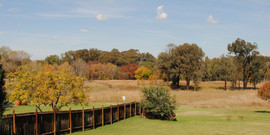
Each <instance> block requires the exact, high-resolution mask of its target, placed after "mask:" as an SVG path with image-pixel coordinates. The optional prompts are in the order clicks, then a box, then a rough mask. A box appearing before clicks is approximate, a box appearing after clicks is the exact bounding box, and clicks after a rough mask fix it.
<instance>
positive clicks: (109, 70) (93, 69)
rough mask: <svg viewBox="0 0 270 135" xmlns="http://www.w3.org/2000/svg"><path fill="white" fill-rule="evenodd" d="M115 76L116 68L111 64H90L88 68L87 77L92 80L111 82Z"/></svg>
mask: <svg viewBox="0 0 270 135" xmlns="http://www.w3.org/2000/svg"><path fill="white" fill-rule="evenodd" d="M116 75H117V66H116V65H114V64H112V63H97V64H91V65H90V68H89V76H90V79H93V80H109V79H110V80H112V79H114V78H116Z"/></svg>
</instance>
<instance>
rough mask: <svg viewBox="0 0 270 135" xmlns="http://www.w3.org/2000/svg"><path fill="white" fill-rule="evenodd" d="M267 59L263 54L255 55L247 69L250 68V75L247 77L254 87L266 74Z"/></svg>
mask: <svg viewBox="0 0 270 135" xmlns="http://www.w3.org/2000/svg"><path fill="white" fill-rule="evenodd" d="M266 63H267V59H266V57H264V56H257V57H255V58H254V59H253V60H252V61H251V64H250V66H249V70H251V72H252V75H251V77H250V78H249V80H250V82H251V83H252V84H253V86H254V89H256V85H257V84H258V83H260V82H262V81H263V80H264V79H265V77H266V74H267V65H266Z"/></svg>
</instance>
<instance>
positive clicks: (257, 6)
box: [0, 0, 270, 60]
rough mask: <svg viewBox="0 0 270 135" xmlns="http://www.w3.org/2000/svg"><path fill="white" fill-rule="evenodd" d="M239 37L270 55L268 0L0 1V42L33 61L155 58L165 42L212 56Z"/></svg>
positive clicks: (218, 54)
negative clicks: (95, 53) (72, 55)
mask: <svg viewBox="0 0 270 135" xmlns="http://www.w3.org/2000/svg"><path fill="white" fill-rule="evenodd" d="M237 38H241V39H244V40H246V41H248V42H251V43H256V44H257V45H258V51H259V52H260V53H261V54H263V55H267V56H270V51H269V50H270V0H0V46H9V47H10V48H11V49H12V50H24V51H26V52H28V53H29V54H30V55H31V59H32V60H38V59H44V58H46V57H47V56H49V55H53V54H57V55H59V56H60V54H61V53H64V52H66V51H69V50H78V49H90V48H97V49H100V50H104V51H111V50H112V49H113V48H116V49H118V50H119V51H124V50H128V49H131V48H134V49H138V50H139V51H140V52H149V53H151V54H153V55H154V56H155V57H157V56H158V54H159V53H161V52H163V51H165V50H166V46H167V44H169V43H174V44H176V45H181V44H184V43H196V44H197V45H198V46H199V47H201V48H202V49H203V51H204V52H205V55H206V56H209V57H210V58H213V57H219V56H221V55H222V54H225V55H226V54H228V51H227V45H228V44H229V43H232V42H234V41H235V40H236V39H237Z"/></svg>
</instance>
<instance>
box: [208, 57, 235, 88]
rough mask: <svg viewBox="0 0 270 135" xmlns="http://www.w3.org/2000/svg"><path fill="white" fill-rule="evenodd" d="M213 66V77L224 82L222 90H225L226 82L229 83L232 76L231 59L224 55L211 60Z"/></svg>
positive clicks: (233, 65)
mask: <svg viewBox="0 0 270 135" xmlns="http://www.w3.org/2000/svg"><path fill="white" fill-rule="evenodd" d="M213 66H214V69H215V75H216V76H217V78H218V79H219V80H222V81H224V82H225V84H224V89H225V90H227V81H230V80H231V78H232V75H233V74H234V71H235V70H234V69H235V68H236V67H235V64H234V62H233V59H230V58H228V57H225V56H224V55H223V56H221V57H220V58H216V59H213Z"/></svg>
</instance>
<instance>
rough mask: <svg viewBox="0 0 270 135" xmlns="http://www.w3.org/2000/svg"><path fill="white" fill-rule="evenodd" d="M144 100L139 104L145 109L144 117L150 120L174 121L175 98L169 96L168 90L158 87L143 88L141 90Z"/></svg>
mask: <svg viewBox="0 0 270 135" xmlns="http://www.w3.org/2000/svg"><path fill="white" fill-rule="evenodd" d="M142 92H143V96H144V99H143V100H142V102H141V105H142V107H143V108H144V109H145V114H144V115H145V116H146V117H147V118H150V119H162V120H176V119H175V113H174V112H173V110H174V109H175V104H176V101H175V98H174V97H171V96H170V92H169V90H168V89H166V88H164V87H159V86H151V87H145V88H144V89H143V91H142Z"/></svg>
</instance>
